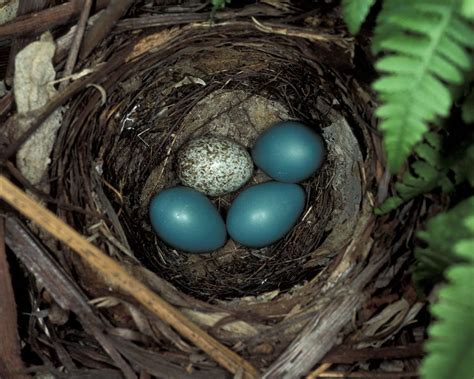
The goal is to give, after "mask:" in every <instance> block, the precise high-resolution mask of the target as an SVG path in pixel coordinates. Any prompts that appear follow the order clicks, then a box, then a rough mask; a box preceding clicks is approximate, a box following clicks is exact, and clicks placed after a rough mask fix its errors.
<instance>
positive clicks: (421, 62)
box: [373, 0, 474, 171]
mask: <svg viewBox="0 0 474 379" xmlns="http://www.w3.org/2000/svg"><path fill="white" fill-rule="evenodd" d="M401 3H402V4H401ZM383 7H384V8H383V10H382V12H381V13H380V15H379V17H378V21H377V22H378V26H377V29H376V32H375V34H376V38H375V41H374V45H375V46H376V50H377V51H383V52H385V53H386V55H385V56H384V57H382V58H381V59H380V60H379V61H378V62H377V64H376V68H377V69H378V71H379V72H381V73H382V76H381V78H380V79H379V80H377V81H376V82H375V83H374V85H373V87H374V89H375V90H377V91H378V93H379V96H380V99H381V102H382V105H381V106H380V107H379V109H378V110H377V112H376V114H377V116H378V117H380V118H381V123H380V129H381V130H382V131H383V133H384V145H385V150H386V153H387V158H388V164H389V167H390V169H391V170H392V171H396V170H398V169H399V168H400V167H401V166H402V164H403V163H404V162H405V160H406V159H407V157H408V156H409V155H410V154H411V152H412V149H413V147H414V146H415V145H416V144H417V143H419V142H420V141H421V140H422V137H423V135H424V134H425V133H426V131H427V130H428V127H427V124H428V123H429V122H433V121H435V120H436V119H437V118H438V117H445V116H447V115H448V114H449V111H450V108H451V104H452V102H453V99H452V96H451V93H450V88H449V87H448V85H449V86H454V85H460V84H461V83H462V82H463V71H465V70H467V69H469V68H470V66H471V60H470V57H469V55H468V53H467V52H466V49H467V48H469V47H473V46H474V38H471V37H470V35H472V34H473V28H472V25H470V24H469V23H467V22H466V21H465V20H464V19H463V18H462V17H461V16H460V14H459V1H457V0H417V1H413V2H400V1H398V0H386V1H385V2H384V4H383ZM468 32H469V33H468ZM466 33H467V34H466Z"/></svg>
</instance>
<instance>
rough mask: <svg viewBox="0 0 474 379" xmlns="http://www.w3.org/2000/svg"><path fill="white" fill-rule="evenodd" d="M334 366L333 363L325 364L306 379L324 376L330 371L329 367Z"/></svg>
mask: <svg viewBox="0 0 474 379" xmlns="http://www.w3.org/2000/svg"><path fill="white" fill-rule="evenodd" d="M331 366H332V363H323V364H322V365H321V366H319V367H318V368H317V369H316V370H314V371H312V372H311V373H310V374H309V375H308V376H307V377H306V379H316V378H320V377H321V376H324V373H325V372H326V371H327V370H328V368H329V367H331Z"/></svg>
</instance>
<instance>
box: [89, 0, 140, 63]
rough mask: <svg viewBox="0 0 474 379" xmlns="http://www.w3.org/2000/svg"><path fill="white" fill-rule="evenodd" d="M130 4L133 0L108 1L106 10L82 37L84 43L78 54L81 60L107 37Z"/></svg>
mask: <svg viewBox="0 0 474 379" xmlns="http://www.w3.org/2000/svg"><path fill="white" fill-rule="evenodd" d="M132 3H133V0H110V4H109V5H108V6H107V9H106V10H105V11H104V13H102V14H101V15H100V16H99V18H98V19H97V20H96V21H95V23H94V25H92V27H91V29H90V30H89V31H88V32H87V34H86V36H85V37H84V43H83V44H82V49H81V53H80V56H81V58H82V59H84V58H86V57H87V56H88V55H89V54H90V53H91V52H92V50H94V49H95V47H96V46H97V45H99V44H100V43H101V42H102V41H103V40H104V38H105V37H107V35H108V34H109V33H110V31H111V30H112V28H113V27H114V26H115V24H116V23H117V21H118V20H119V19H120V17H122V16H123V15H124V14H125V12H126V11H127V10H128V8H129V7H130V6H131V5H132Z"/></svg>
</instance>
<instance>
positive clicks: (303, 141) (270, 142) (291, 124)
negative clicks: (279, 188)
mask: <svg viewBox="0 0 474 379" xmlns="http://www.w3.org/2000/svg"><path fill="white" fill-rule="evenodd" d="M324 155H325V147H324V142H323V139H322V138H321V136H320V135H319V134H317V133H315V132H314V131H313V130H312V129H310V128H308V127H307V126H305V125H304V124H302V123H300V122H297V121H283V122H278V123H276V124H275V125H273V126H271V127H270V128H268V129H267V130H266V131H264V132H263V133H262V134H261V135H260V136H259V137H258V138H257V141H256V142H255V145H254V147H253V149H252V157H253V160H254V162H255V164H256V165H257V166H258V167H259V168H260V169H261V170H262V171H263V172H264V173H265V174H267V175H268V176H270V177H271V178H272V179H274V180H277V181H279V182H285V183H298V182H301V181H302V180H305V179H307V178H309V177H310V176H311V175H313V174H314V173H315V172H316V170H317V169H318V168H319V167H320V166H321V164H322V163H323V160H324Z"/></svg>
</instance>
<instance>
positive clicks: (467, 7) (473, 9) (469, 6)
mask: <svg viewBox="0 0 474 379" xmlns="http://www.w3.org/2000/svg"><path fill="white" fill-rule="evenodd" d="M461 12H462V14H463V15H464V17H467V18H474V0H464V1H463V2H462V6H461Z"/></svg>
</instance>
